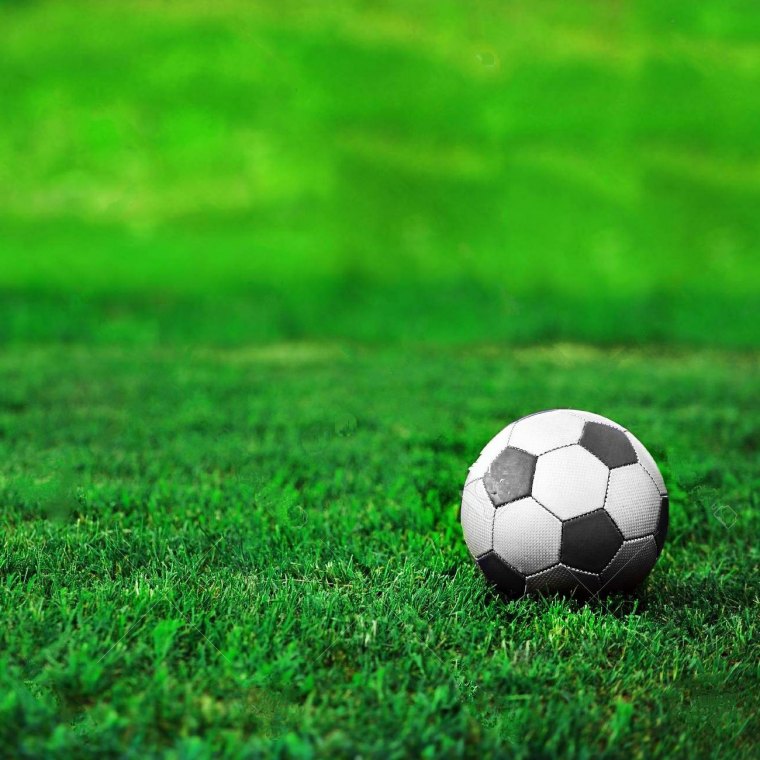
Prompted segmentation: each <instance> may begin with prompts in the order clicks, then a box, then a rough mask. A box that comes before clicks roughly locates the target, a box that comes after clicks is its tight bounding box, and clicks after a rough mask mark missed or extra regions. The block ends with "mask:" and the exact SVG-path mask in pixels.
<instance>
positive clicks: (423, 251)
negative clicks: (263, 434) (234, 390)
mask: <svg viewBox="0 0 760 760" xmlns="http://www.w3.org/2000/svg"><path fill="white" fill-rule="evenodd" d="M302 6H303V3H300V2H298V3H291V2H280V3H277V4H276V10H275V9H274V7H273V6H271V4H269V3H248V2H242V0H225V2H223V3H219V4H217V3H215V4H213V5H212V4H209V3H206V2H200V1H199V0H191V1H190V2H186V3H182V4H176V7H168V5H167V4H165V3H158V2H137V1H136V0H135V1H133V2H131V1H129V0H119V1H118V2H109V3H97V2H86V1H85V2H83V1H82V0H77V1H75V2H66V3H54V2H43V3H10V4H4V5H3V7H2V8H0V46H2V49H3V56H2V60H1V61H0V83H1V84H2V87H3V111H4V114H5V116H4V119H3V124H2V127H0V209H2V210H1V211H0V236H1V237H2V240H3V247H2V250H1V251H0V261H1V263H2V266H0V295H2V299H0V300H1V301H2V303H7V302H8V301H9V300H11V299H12V298H13V297H14V296H15V295H16V294H18V293H19V292H21V293H23V294H24V295H25V297H29V298H30V299H31V303H34V304H35V310H36V308H37V306H36V304H37V303H38V299H41V298H43V296H44V297H45V298H47V299H48V300H50V299H52V303H51V305H50V311H45V310H43V313H42V315H41V316H40V317H39V318H37V319H35V320H29V319H26V320H18V319H14V315H15V312H13V311H12V310H9V309H8V308H7V307H3V308H2V311H0V317H2V320H0V321H1V322H2V324H3V325H4V326H5V331H6V333H7V332H8V331H10V332H11V336H10V337H11V338H20V339H23V340H27V339H34V340H36V339H39V338H41V337H42V338H45V339H48V340H50V339H59V338H61V337H66V336H67V335H68V334H72V333H73V334H74V335H78V334H81V331H82V329H83V324H82V315H81V311H78V310H77V309H76V308H73V309H72V307H71V306H70V300H71V298H72V297H75V298H78V299H80V300H84V301H86V303H87V305H88V306H89V309H90V312H91V313H90V314H89V315H88V316H87V318H86V320H85V322H86V324H85V325H84V327H85V328H86V332H87V334H88V335H89V334H91V333H100V332H101V331H102V324H103V322H104V321H108V318H109V316H110V311H111V310H110V308H109V305H110V304H111V303H113V302H114V301H116V302H117V303H118V304H120V305H121V306H120V309H121V311H122V312H125V313H127V314H131V315H133V316H131V317H130V318H129V320H128V323H129V326H128V327H129V329H127V330H125V331H124V332H125V333H129V332H133V333H137V334H139V335H145V333H146V331H148V330H149V329H152V330H153V334H155V332H156V331H158V333H159V334H160V335H163V334H164V333H166V332H169V333H171V334H174V333H176V332H177V331H178V329H179V328H177V325H181V324H184V323H185V322H186V321H187V320H186V319H185V317H186V315H187V312H188V311H191V310H188V309H184V308H183V305H182V303H183V299H186V298H194V297H197V296H198V295H202V296H203V297H204V298H205V300H206V301H207V302H208V303H209V306H208V308H207V314H206V318H205V320H204V321H205V323H206V325H207V327H206V331H207V332H208V331H212V332H213V334H214V335H215V336H216V337H217V338H218V339H220V340H226V341H227V342H230V341H236V342H238V343H244V342H246V341H247V340H258V339H260V338H261V337H262V335H263V336H265V337H271V336H274V337H275V338H279V339H292V338H294V337H300V338H309V337H310V336H312V335H314V334H315V332H316V333H320V334H321V333H328V334H329V336H330V337H333V338H349V339H367V338H372V339H379V340H384V339H392V340H395V339H397V338H398V337H399V334H400V333H403V332H405V331H404V330H401V329H399V323H400V322H402V321H404V320H405V319H411V320H412V321H414V319H415V312H420V311H421V312H422V313H423V316H425V315H426V314H427V315H428V320H427V321H428V322H434V323H439V322H441V319H442V318H443V321H444V326H442V327H439V328H438V329H434V330H433V333H434V335H433V336H432V337H434V338H435V339H436V340H439V339H441V338H442V337H448V339H449V341H451V340H455V341H457V342H460V343H461V342H466V341H470V340H477V339H481V338H482V336H483V335H484V334H485V335H488V336H489V337H490V338H491V339H493V340H495V339H502V338H506V339H508V340H515V341H518V342H525V341H526V340H527V341H536V340H545V339H547V338H548V339H550V340H565V339H568V338H569V339H573V340H579V341H588V340H592V341H595V342H596V341H602V342H607V343H611V342H615V341H616V340H617V341H619V340H620V339H621V338H622V339H623V340H624V341H625V342H639V343H640V342H653V341H654V342H663V341H665V342H677V343H679V344H691V345H694V344H697V345H723V346H726V347H744V348H747V347H750V346H752V345H753V344H754V340H753V336H752V335H751V334H750V331H749V330H748V329H747V327H746V325H747V323H748V322H749V323H751V322H752V321H758V320H759V319H760V306H759V303H758V295H757V294H758V288H757V283H758V281H759V280H760V264H759V263H758V262H760V259H759V258H758V256H757V255H756V253H757V241H758V239H760V221H758V219H759V217H758V214H757V213H756V209H757V207H758V203H760V146H759V144H758V140H757V135H756V132H757V130H756V125H757V123H758V121H759V120H760V95H759V93H760V45H759V44H758V39H759V38H760V36H759V34H758V33H759V32H760V13H758V10H757V7H756V6H755V4H753V3H751V2H746V3H745V2H737V3H724V2H705V3H699V4H691V5H689V4H684V3H677V2H673V3H667V4H665V6H663V4H662V3H661V2H657V3H655V2H651V3H650V2H644V3H636V4H623V5H609V4H607V3H601V4H600V3H586V2H574V3H566V2H554V1H551V0H540V2H535V0H526V1H525V2H523V1H522V0H521V1H520V2H516V3H509V4H507V5H506V7H505V4H504V3H501V2H495V1H494V2H490V1H489V2H479V3H478V4H477V7H475V8H472V9H468V10H465V9H463V8H462V7H461V3H457V2H445V1H444V2H442V1H440V0H436V1H435V2H430V1H426V0H405V1H404V2H392V3H383V4H377V5H376V4H374V3H367V2H346V1H343V2H337V3H330V4H329V7H327V8H323V7H321V6H315V7H308V8H306V9H304V8H303V7H302ZM72 39H75V40H76V45H74V46H72V44H71V41H72ZM315 283H316V287H315ZM262 289H263V290H264V291H265V296H262ZM51 291H53V294H52V295H51V294H50V292H51ZM397 292H400V293H401V296H400V299H397V298H396V297H395V294H396V293H397ZM442 292H444V293H445V294H447V295H446V298H445V299H444V300H446V301H448V302H450V303H446V305H445V306H444V307H443V308H441V306H440V301H441V293H442ZM40 293H42V295H41V294H40ZM146 294H147V295H151V294H153V295H156V294H159V295H160V297H161V298H162V299H163V301H162V302H163V303H164V304H165V305H166V308H165V309H164V310H163V311H162V310H160V309H159V310H154V311H153V312H150V313H149V314H148V315H147V317H146V316H145V312H144V308H143V305H144V300H145V296H146ZM347 295H348V296H349V297H347ZM35 299H37V300H35ZM505 299H507V300H508V301H509V302H510V303H517V304H519V305H520V306H521V307H522V305H523V304H524V305H525V309H524V311H525V312H528V313H527V314H523V313H522V312H521V313H519V314H518V316H517V317H514V316H510V315H509V314H507V315H506V316H505V315H504V314H503V313H501V312H497V313H496V315H494V313H493V311H492V310H491V309H489V308H488V307H487V306H486V308H485V309H484V305H488V304H490V303H492V302H494V301H499V302H501V301H503V300H505ZM397 300H400V301H401V302H402V308H401V309H398V307H397V303H396V301H397ZM409 301H413V302H414V303H415V304H416V306H415V308H414V309H410V308H406V307H405V306H404V305H405V304H407V303H408V302H409ZM587 301H591V302H592V304H601V305H600V306H597V307H596V308H595V310H594V311H595V313H594V315H593V317H592V318H591V319H589V318H587V317H586V316H585V315H584V313H583V312H584V308H583V304H584V303H586V302H587ZM293 302H296V303H297V305H298V308H297V309H296V311H297V314H296V315H295V316H293V315H292V311H293ZM252 304H253V305H252ZM428 304H429V305H430V306H429V308H428ZM336 311H338V312H340V313H341V315H344V316H341V318H332V315H333V314H334V313H335V312H336ZM534 311H535V312H536V313H537V315H538V316H537V318H533V317H532V313H533V312H534ZM597 312H602V313H603V314H604V315H605V316H604V318H602V319H599V318H597V316H596V313H597ZM51 313H52V314H54V315H55V318H54V319H50V314H51ZM240 314H244V315H245V316H244V319H239V318H238V317H239V315H240ZM446 315H448V318H445V316H446ZM367 316H368V320H369V321H370V322H371V323H372V324H373V325H374V327H373V329H362V327H361V326H362V325H364V324H365V323H366V321H367ZM146 320H147V321H149V322H151V323H152V324H154V325H157V327H155V328H146V326H145V321H146ZM495 322H496V323H497V324H496V325H494V323H495ZM51 323H52V324H51ZM230 323H232V327H229V325H230ZM9 325H10V327H8V326H9ZM186 334H187V335H189V336H191V337H192V336H194V335H195V334H196V326H195V325H192V326H190V327H188V328H187V333H186ZM112 337H113V336H112V335H110V334H109V335H108V338H109V339H111V338H112Z"/></svg>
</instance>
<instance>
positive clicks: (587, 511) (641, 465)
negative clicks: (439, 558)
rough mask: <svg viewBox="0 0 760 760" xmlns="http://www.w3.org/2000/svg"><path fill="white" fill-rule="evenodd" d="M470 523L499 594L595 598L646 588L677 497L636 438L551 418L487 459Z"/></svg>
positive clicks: (560, 413) (470, 541)
mask: <svg viewBox="0 0 760 760" xmlns="http://www.w3.org/2000/svg"><path fill="white" fill-rule="evenodd" d="M461 519H462V529H463V531H464V538H465V541H466V542H467V547H468V549H469V550H470V553H471V554H472V556H473V558H474V559H475V561H476V562H477V563H478V565H479V566H480V568H481V570H482V571H483V573H484V574H485V576H486V578H487V579H488V580H489V581H490V582H491V583H493V584H494V585H495V586H496V587H497V588H498V589H499V590H501V591H503V592H505V593H507V594H509V595H512V596H519V595H522V594H524V593H526V592H532V591H539V590H541V591H548V592H553V591H563V592H571V593H578V594H580V595H584V596H586V595H594V594H599V593H603V592H604V593H606V592H608V591H613V590H630V589H632V588H634V587H635V586H636V585H638V584H639V583H641V581H643V580H644V578H646V576H647V575H648V574H649V571H650V570H651V569H652V567H654V564H655V562H656V561H657V557H658V556H659V554H660V552H661V551H662V546H663V543H664V541H665V536H666V534H667V531H668V495H667V491H666V490H665V483H664V481H663V479H662V475H661V474H660V471H659V469H658V468H657V465H656V464H655V461H654V459H653V458H652V456H651V454H650V453H649V452H648V451H647V450H646V448H645V447H644V445H643V444H642V443H641V442H640V441H639V440H638V439H637V438H636V437H634V436H633V434H632V433H630V432H629V431H628V430H626V429H625V428H623V427H621V426H620V425H618V424H617V423H615V422H612V420H608V419H607V418H606V417H601V416H600V415H598V414H593V413H591V412H581V411H578V410H576V409H552V410H549V411H545V412H538V413H536V414H531V415H529V416H527V417H523V418H522V419H519V420H517V421H516V422H513V423H512V424H511V425H508V426H507V427H505V428H504V430H502V431H501V432H500V433H498V434H497V435H496V436H495V437H494V438H493V439H492V440H491V441H490V442H489V443H488V445H487V446H486V447H485V448H484V449H483V451H482V452H481V454H480V456H479V457H478V459H477V460H476V462H475V464H473V465H472V467H470V471H469V474H468V476H467V480H466V481H465V486H464V490H463V493H462V513H461Z"/></svg>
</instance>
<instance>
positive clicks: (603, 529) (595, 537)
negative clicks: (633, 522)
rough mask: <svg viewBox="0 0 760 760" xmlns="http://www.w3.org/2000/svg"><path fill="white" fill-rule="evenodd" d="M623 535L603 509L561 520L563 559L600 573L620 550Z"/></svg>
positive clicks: (576, 565) (565, 561)
mask: <svg viewBox="0 0 760 760" xmlns="http://www.w3.org/2000/svg"><path fill="white" fill-rule="evenodd" d="M622 544H623V537H622V536H621V535H620V531H619V530H618V529H617V526H616V525H615V523H614V522H612V518H611V517H610V516H609V515H608V514H607V512H605V511H604V510H603V509H597V510H596V511H594V512H589V513H588V514H586V515H581V517H573V518H572V519H570V520H566V521H565V522H564V523H562V547H561V550H560V561H561V562H562V563H563V564H565V565H569V566H570V567H577V568H578V569H579V570H588V571H589V572H592V573H599V572H601V571H602V570H604V568H605V567H607V565H608V564H609V562H610V560H611V559H612V558H613V557H614V556H615V555H616V554H617V551H618V549H619V548H620V547H621V546H622Z"/></svg>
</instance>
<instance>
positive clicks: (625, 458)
mask: <svg viewBox="0 0 760 760" xmlns="http://www.w3.org/2000/svg"><path fill="white" fill-rule="evenodd" d="M579 443H580V445H581V446H583V448H584V449H586V450H587V451H590V452H591V453H592V454H593V455H594V456H595V457H596V458H597V459H601V460H602V462H604V464H606V465H607V467H609V468H610V469H612V468H613V467H623V466H624V465H626V464H634V463H635V462H637V461H638V460H637V458H636V452H635V451H634V449H633V446H632V444H631V442H630V441H629V440H628V437H627V436H626V434H625V433H624V432H623V431H622V430H618V429H617V428H614V427H610V426H609V425H602V424H601V423H600V422H587V423H586V424H585V425H584V426H583V435H582V436H581V440H580V441H579Z"/></svg>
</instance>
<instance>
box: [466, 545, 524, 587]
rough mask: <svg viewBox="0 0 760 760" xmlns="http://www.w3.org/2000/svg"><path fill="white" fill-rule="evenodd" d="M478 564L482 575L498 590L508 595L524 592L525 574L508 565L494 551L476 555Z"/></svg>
mask: <svg viewBox="0 0 760 760" xmlns="http://www.w3.org/2000/svg"><path fill="white" fill-rule="evenodd" d="M477 562H478V565H479V566H480V569H481V570H482V571H483V575H485V576H486V578H488V580H489V581H490V582H491V583H493V585H494V586H496V588H497V589H498V590H499V591H503V592H504V593H505V594H509V595H510V596H522V595H523V594H524V593H525V576H524V575H523V574H522V573H518V572H517V570H515V569H514V568H512V567H510V566H509V565H508V564H507V563H506V562H504V560H502V558H501V557H500V556H499V555H498V554H496V552H493V551H491V552H488V553H487V554H484V555H483V556H482V557H478V560H477Z"/></svg>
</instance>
